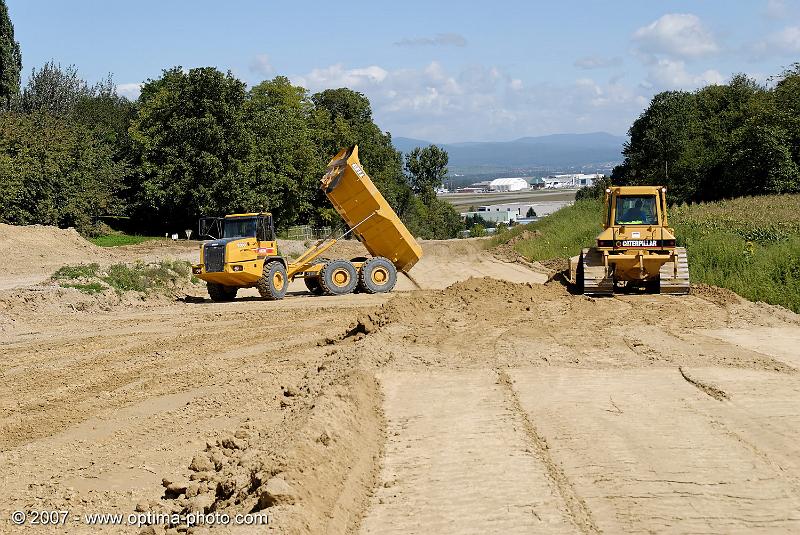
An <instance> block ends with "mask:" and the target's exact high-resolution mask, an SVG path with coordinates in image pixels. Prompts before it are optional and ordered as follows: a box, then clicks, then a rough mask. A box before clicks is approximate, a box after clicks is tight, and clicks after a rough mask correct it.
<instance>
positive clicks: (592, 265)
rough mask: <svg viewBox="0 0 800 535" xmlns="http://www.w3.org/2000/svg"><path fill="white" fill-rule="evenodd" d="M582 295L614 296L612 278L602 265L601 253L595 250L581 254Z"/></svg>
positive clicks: (587, 250)
mask: <svg viewBox="0 0 800 535" xmlns="http://www.w3.org/2000/svg"><path fill="white" fill-rule="evenodd" d="M581 262H582V268H583V269H582V271H583V293H584V294H586V295H601V296H602V295H614V278H613V276H612V275H611V273H610V270H609V268H608V267H606V266H605V265H604V264H603V253H601V252H600V251H598V250H597V249H584V250H583V254H581Z"/></svg>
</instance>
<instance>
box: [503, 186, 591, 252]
mask: <svg viewBox="0 0 800 535" xmlns="http://www.w3.org/2000/svg"><path fill="white" fill-rule="evenodd" d="M602 213H603V203H602V201H598V200H586V201H579V202H576V203H575V204H574V205H572V206H567V207H566V208H562V209H561V210H558V211H557V212H555V213H554V214H551V215H549V216H547V217H543V218H542V219H540V220H539V221H536V222H534V223H529V224H527V225H517V226H516V227H513V228H512V229H511V230H509V231H508V232H505V233H503V234H502V235H499V236H497V237H496V238H494V239H493V241H495V242H498V243H499V242H503V241H508V240H509V239H511V238H513V237H514V236H517V235H519V234H521V233H522V232H523V231H524V230H526V229H527V230H529V231H538V232H540V233H541V235H539V236H537V237H535V238H533V239H529V240H520V241H519V242H517V243H516V244H515V246H514V248H515V249H516V250H517V252H519V253H520V254H521V255H522V256H524V257H525V258H529V259H532V260H548V259H551V258H569V257H571V256H575V255H577V254H580V252H581V249H582V248H584V247H588V246H589V245H591V244H592V243H593V242H594V240H595V238H597V235H598V234H599V233H600V231H601V230H602V227H601V225H600V223H601V221H602Z"/></svg>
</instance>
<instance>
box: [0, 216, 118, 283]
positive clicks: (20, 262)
mask: <svg viewBox="0 0 800 535" xmlns="http://www.w3.org/2000/svg"><path fill="white" fill-rule="evenodd" d="M115 258H117V255H116V254H114V252H112V251H110V250H108V249H104V248H103V247H98V246H96V245H94V244H92V243H90V242H88V241H86V240H85V239H83V237H81V235H80V234H78V231H76V230H75V229H74V228H68V229H60V228H58V227H50V226H45V225H27V226H16V225H5V224H0V272H2V273H3V274H4V275H27V274H32V273H48V274H49V273H52V272H53V271H55V270H56V269H58V268H59V267H60V266H63V265H64V264H88V263H91V262H101V261H107V260H113V259H115Z"/></svg>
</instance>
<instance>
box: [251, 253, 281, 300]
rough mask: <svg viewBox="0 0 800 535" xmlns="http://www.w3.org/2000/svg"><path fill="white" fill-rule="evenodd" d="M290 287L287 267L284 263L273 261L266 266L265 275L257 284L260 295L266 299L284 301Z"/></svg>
mask: <svg viewBox="0 0 800 535" xmlns="http://www.w3.org/2000/svg"><path fill="white" fill-rule="evenodd" d="M288 287H289V278H288V277H287V276H286V266H284V265H283V263H282V262H278V261H272V262H267V263H266V264H264V274H263V275H262V276H261V278H260V279H258V282H256V288H257V289H258V293H259V294H261V297H263V298H264V299H270V300H275V299H283V297H284V296H285V295H286V289H287V288H288Z"/></svg>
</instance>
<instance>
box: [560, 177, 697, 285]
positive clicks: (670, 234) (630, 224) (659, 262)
mask: <svg viewBox="0 0 800 535" xmlns="http://www.w3.org/2000/svg"><path fill="white" fill-rule="evenodd" d="M666 194H667V190H666V188H663V187H661V186H617V187H615V186H612V187H610V188H609V189H607V190H606V196H605V198H606V209H605V216H604V221H603V228H604V229H605V230H603V232H601V233H600V235H599V236H597V243H596V246H595V247H590V248H588V249H583V251H582V252H581V254H580V256H575V257H573V258H571V259H570V269H569V272H570V277H569V278H570V282H571V283H572V284H573V285H575V287H577V288H579V289H581V290H582V291H583V293H585V294H588V295H614V291H615V289H617V288H623V287H627V288H637V289H644V290H647V289H652V290H658V291H659V292H660V293H665V294H666V293H668V294H687V293H689V263H688V259H687V257H686V249H685V248H683V247H677V246H676V242H675V231H674V230H673V229H672V228H670V227H669V225H668V223H667V199H666Z"/></svg>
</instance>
